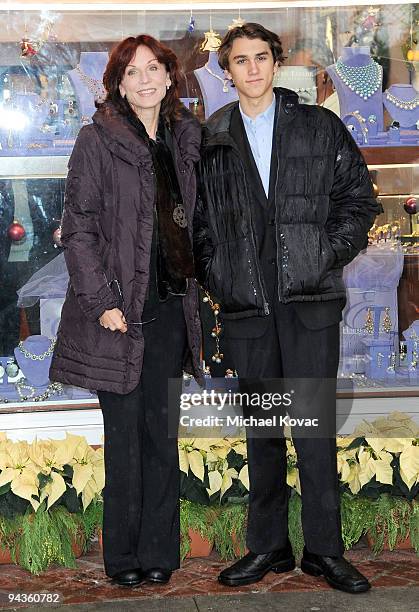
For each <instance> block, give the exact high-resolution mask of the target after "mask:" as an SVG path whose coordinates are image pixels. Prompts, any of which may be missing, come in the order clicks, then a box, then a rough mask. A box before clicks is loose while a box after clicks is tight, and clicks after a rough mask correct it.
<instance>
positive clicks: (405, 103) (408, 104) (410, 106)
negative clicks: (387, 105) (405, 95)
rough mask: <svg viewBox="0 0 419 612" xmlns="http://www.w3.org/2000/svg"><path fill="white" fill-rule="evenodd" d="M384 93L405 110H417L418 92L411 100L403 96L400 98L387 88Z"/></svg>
mask: <svg viewBox="0 0 419 612" xmlns="http://www.w3.org/2000/svg"><path fill="white" fill-rule="evenodd" d="M384 95H385V97H386V99H387V100H388V101H389V102H391V103H392V104H394V105H395V106H397V107H398V108H401V109H403V110H415V108H417V107H418V106H419V94H416V96H415V97H414V98H412V99H411V100H402V99H401V98H398V97H397V96H395V95H393V94H392V93H390V92H389V90H388V89H387V91H386V93H385V94H384Z"/></svg>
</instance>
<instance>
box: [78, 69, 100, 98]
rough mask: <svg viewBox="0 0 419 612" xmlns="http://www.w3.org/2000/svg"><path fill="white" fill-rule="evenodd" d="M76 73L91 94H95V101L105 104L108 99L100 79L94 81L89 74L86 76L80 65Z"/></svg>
mask: <svg viewBox="0 0 419 612" xmlns="http://www.w3.org/2000/svg"><path fill="white" fill-rule="evenodd" d="M76 72H77V74H78V75H79V77H80V80H81V81H82V83H84V85H85V86H86V87H87V89H88V90H89V91H90V93H92V94H93V96H94V98H95V100H97V101H98V102H103V100H104V99H105V97H106V90H105V88H104V86H103V84H102V83H101V82H100V81H99V79H94V78H93V77H89V76H88V75H87V74H85V73H84V72H83V70H82V69H81V68H80V64H77V66H76Z"/></svg>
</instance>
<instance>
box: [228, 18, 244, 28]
mask: <svg viewBox="0 0 419 612" xmlns="http://www.w3.org/2000/svg"><path fill="white" fill-rule="evenodd" d="M245 23H246V22H245V20H244V19H242V18H241V17H240V15H239V16H238V17H237V19H233V21H232V22H231V23H230V25H229V26H228V29H229V30H234V29H235V28H242V27H243V26H244V24H245Z"/></svg>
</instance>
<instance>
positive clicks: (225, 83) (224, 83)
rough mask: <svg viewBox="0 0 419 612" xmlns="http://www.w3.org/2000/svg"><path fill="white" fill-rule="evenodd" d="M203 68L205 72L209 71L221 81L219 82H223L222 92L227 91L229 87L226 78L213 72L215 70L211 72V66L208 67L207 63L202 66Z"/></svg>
mask: <svg viewBox="0 0 419 612" xmlns="http://www.w3.org/2000/svg"><path fill="white" fill-rule="evenodd" d="M204 68H205V70H206V71H207V72H209V73H210V75H211V76H213V77H215V78H216V79H218V80H219V81H221V83H222V84H223V92H224V93H228V92H229V91H230V88H229V86H228V79H223V77H220V76H218V74H215V72H213V71H212V70H211V68H209V67H208V65H207V64H205V66H204Z"/></svg>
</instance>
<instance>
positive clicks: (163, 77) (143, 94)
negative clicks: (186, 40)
mask: <svg viewBox="0 0 419 612" xmlns="http://www.w3.org/2000/svg"><path fill="white" fill-rule="evenodd" d="M170 85H171V81H170V75H169V73H168V72H167V70H166V66H165V65H164V64H160V63H159V62H158V61H157V58H156V57H155V55H154V53H153V52H152V51H151V49H149V48H148V47H146V46H145V45H140V46H139V47H137V51H136V52H135V55H134V57H133V58H132V59H131V61H130V63H129V64H128V66H127V67H126V68H125V72H124V76H123V77H122V81H121V83H120V85H119V91H120V93H121V96H123V97H124V96H126V98H127V101H128V102H129V104H130V105H131V107H132V109H133V110H134V112H135V113H136V114H139V113H141V111H143V110H145V109H154V108H158V109H160V104H161V101H162V100H163V98H164V96H165V95H166V91H167V89H168V87H170Z"/></svg>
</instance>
